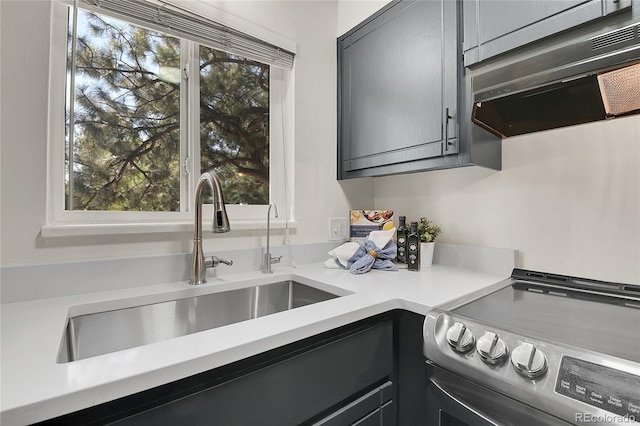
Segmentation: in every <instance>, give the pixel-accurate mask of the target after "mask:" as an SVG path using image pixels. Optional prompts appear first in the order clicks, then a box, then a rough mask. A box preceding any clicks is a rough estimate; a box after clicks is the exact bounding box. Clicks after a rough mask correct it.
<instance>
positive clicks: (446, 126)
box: [444, 108, 453, 152]
mask: <svg viewBox="0 0 640 426" xmlns="http://www.w3.org/2000/svg"><path fill="white" fill-rule="evenodd" d="M444 117H445V118H444V152H447V151H449V145H450V144H449V120H450V119H452V118H453V117H451V116H450V115H449V108H445V109H444Z"/></svg>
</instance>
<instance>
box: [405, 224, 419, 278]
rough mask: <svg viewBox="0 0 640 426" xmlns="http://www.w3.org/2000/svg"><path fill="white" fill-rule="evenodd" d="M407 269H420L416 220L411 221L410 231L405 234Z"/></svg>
mask: <svg viewBox="0 0 640 426" xmlns="http://www.w3.org/2000/svg"><path fill="white" fill-rule="evenodd" d="M407 269H409V270H410V271H419V270H420V235H418V222H411V232H409V235H408V236H407Z"/></svg>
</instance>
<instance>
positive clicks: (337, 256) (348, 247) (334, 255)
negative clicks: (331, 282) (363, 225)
mask: <svg viewBox="0 0 640 426" xmlns="http://www.w3.org/2000/svg"><path fill="white" fill-rule="evenodd" d="M395 232H396V228H391V229H389V230H386V231H371V232H370V233H369V236H368V237H367V238H368V239H369V240H371V241H372V242H373V243H374V244H375V245H376V246H377V247H379V248H383V247H384V246H386V245H387V243H388V242H389V241H390V240H391V238H393V235H394V234H395ZM359 248H360V243H357V242H355V241H350V242H348V243H344V244H342V245H341V246H338V247H336V248H334V249H333V250H331V251H329V256H331V259H328V260H327V261H326V262H324V264H325V266H326V267H327V268H329V269H337V268H340V265H342V267H343V268H346V267H347V262H349V259H351V258H352V257H353V255H354V254H355V252H356V251H358V249H359ZM336 261H337V262H339V264H340V265H338V264H337V263H336Z"/></svg>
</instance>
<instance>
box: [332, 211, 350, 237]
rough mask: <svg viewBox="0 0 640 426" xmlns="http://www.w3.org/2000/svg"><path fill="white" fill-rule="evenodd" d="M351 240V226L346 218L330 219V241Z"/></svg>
mask: <svg viewBox="0 0 640 426" xmlns="http://www.w3.org/2000/svg"><path fill="white" fill-rule="evenodd" d="M348 238H349V226H348V222H347V218H346V217H330V218H329V241H341V240H346V239H348Z"/></svg>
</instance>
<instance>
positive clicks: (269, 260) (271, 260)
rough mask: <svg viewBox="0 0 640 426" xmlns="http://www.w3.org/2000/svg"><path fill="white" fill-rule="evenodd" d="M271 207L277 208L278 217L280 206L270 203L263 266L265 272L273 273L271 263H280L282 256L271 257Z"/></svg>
mask: <svg viewBox="0 0 640 426" xmlns="http://www.w3.org/2000/svg"><path fill="white" fill-rule="evenodd" d="M271 207H273V208H274V209H275V210H276V215H275V217H276V218H277V217H278V207H276V205H275V204H269V208H268V209H267V252H266V253H265V254H264V266H263V268H262V272H264V273H265V274H271V273H273V271H272V270H271V265H273V264H274V263H280V260H281V259H282V256H279V257H271V252H270V251H269V234H270V226H269V222H270V219H271Z"/></svg>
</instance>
